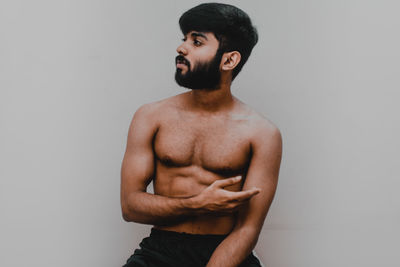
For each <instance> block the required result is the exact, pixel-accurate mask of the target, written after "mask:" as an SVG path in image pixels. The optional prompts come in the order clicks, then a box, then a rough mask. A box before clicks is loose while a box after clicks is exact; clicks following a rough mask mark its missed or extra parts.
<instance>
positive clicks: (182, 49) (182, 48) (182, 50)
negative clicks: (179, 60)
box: [176, 43, 187, 55]
mask: <svg viewBox="0 0 400 267" xmlns="http://www.w3.org/2000/svg"><path fill="white" fill-rule="evenodd" d="M176 52H178V54H179V55H187V49H186V48H185V43H182V44H181V45H180V46H178V47H177V48H176Z"/></svg>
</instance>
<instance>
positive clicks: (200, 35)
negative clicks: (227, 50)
mask: <svg viewBox="0 0 400 267" xmlns="http://www.w3.org/2000/svg"><path fill="white" fill-rule="evenodd" d="M191 36H192V37H203V38H204V39H206V40H207V41H208V39H207V37H206V36H205V35H204V34H202V33H201V32H192V34H191Z"/></svg>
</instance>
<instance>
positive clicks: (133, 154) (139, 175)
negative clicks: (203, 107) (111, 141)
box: [121, 104, 259, 225]
mask: <svg viewBox="0 0 400 267" xmlns="http://www.w3.org/2000/svg"><path fill="white" fill-rule="evenodd" d="M156 105H157V104H156ZM157 119H158V117H157V114H156V107H155V106H154V104H147V105H144V106H142V107H141V108H139V110H138V111H137V112H136V113H135V115H134V117H133V119H132V123H131V125H130V127H129V133H128V139H127V147H126V151H125V156H124V159H123V162H122V169H121V208H122V215H123V218H124V219H125V220H126V221H134V222H137V223H142V224H153V225H165V224H170V223H173V222H177V221H179V220H183V219H185V218H187V217H188V216H192V215H195V214H204V213H215V212H219V213H221V212H232V211H233V210H235V209H237V208H238V207H239V206H240V205H241V204H243V203H244V202H246V201H247V200H248V199H249V198H251V197H252V196H254V195H255V194H257V193H258V192H259V190H258V189H251V190H247V191H242V192H231V191H228V190H224V187H226V186H229V185H232V184H235V183H238V182H239V181H240V179H238V178H229V179H224V180H218V181H215V182H214V183H213V184H211V185H210V186H209V187H207V188H206V189H205V190H204V191H202V192H201V193H200V194H199V195H197V196H193V197H189V198H173V197H164V196H160V195H154V194H150V193H147V192H146V188H147V186H148V184H149V183H150V182H151V180H152V179H153V177H154V175H155V172H154V170H155V162H154V153H153V139H154V137H155V135H156V133H157V131H158V129H159V123H158V121H157Z"/></svg>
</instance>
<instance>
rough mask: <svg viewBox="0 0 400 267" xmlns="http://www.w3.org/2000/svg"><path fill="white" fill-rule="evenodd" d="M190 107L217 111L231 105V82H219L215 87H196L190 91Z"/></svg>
mask: <svg viewBox="0 0 400 267" xmlns="http://www.w3.org/2000/svg"><path fill="white" fill-rule="evenodd" d="M190 101H191V104H192V107H194V108H197V109H200V110H203V111H207V112H217V111H222V110H226V109H229V108H231V107H232V105H233V103H234V97H233V96H232V93H231V83H230V82H221V84H220V86H219V87H218V88H217V89H214V90H210V89H196V90H192V91H191V92H190Z"/></svg>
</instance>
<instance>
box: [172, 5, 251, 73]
mask: <svg viewBox="0 0 400 267" xmlns="http://www.w3.org/2000/svg"><path fill="white" fill-rule="evenodd" d="M179 26H180V28H181V31H182V33H183V34H184V35H186V34H187V33H189V32H190V31H200V32H212V33H213V34H214V35H215V37H216V39H217V40H218V41H219V48H218V49H219V50H222V52H223V53H225V52H230V51H238V52H239V53H240V55H241V60H240V62H239V64H238V65H237V66H236V67H235V68H234V69H233V72H232V80H233V79H234V78H235V77H236V75H238V73H239V72H240V71H241V69H242V67H243V65H244V64H245V63H246V61H247V59H248V58H249V56H250V54H251V51H252V50H253V47H254V46H255V45H256V44H257V41H258V34H257V29H256V28H255V27H254V26H253V25H252V22H251V19H250V17H249V16H248V15H247V14H246V13H245V12H244V11H243V10H241V9H239V8H237V7H235V6H232V5H228V4H221V3H205V4H200V5H198V6H196V7H193V8H191V9H189V10H188V11H186V12H185V13H183V14H182V16H181V17H180V18H179Z"/></svg>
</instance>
